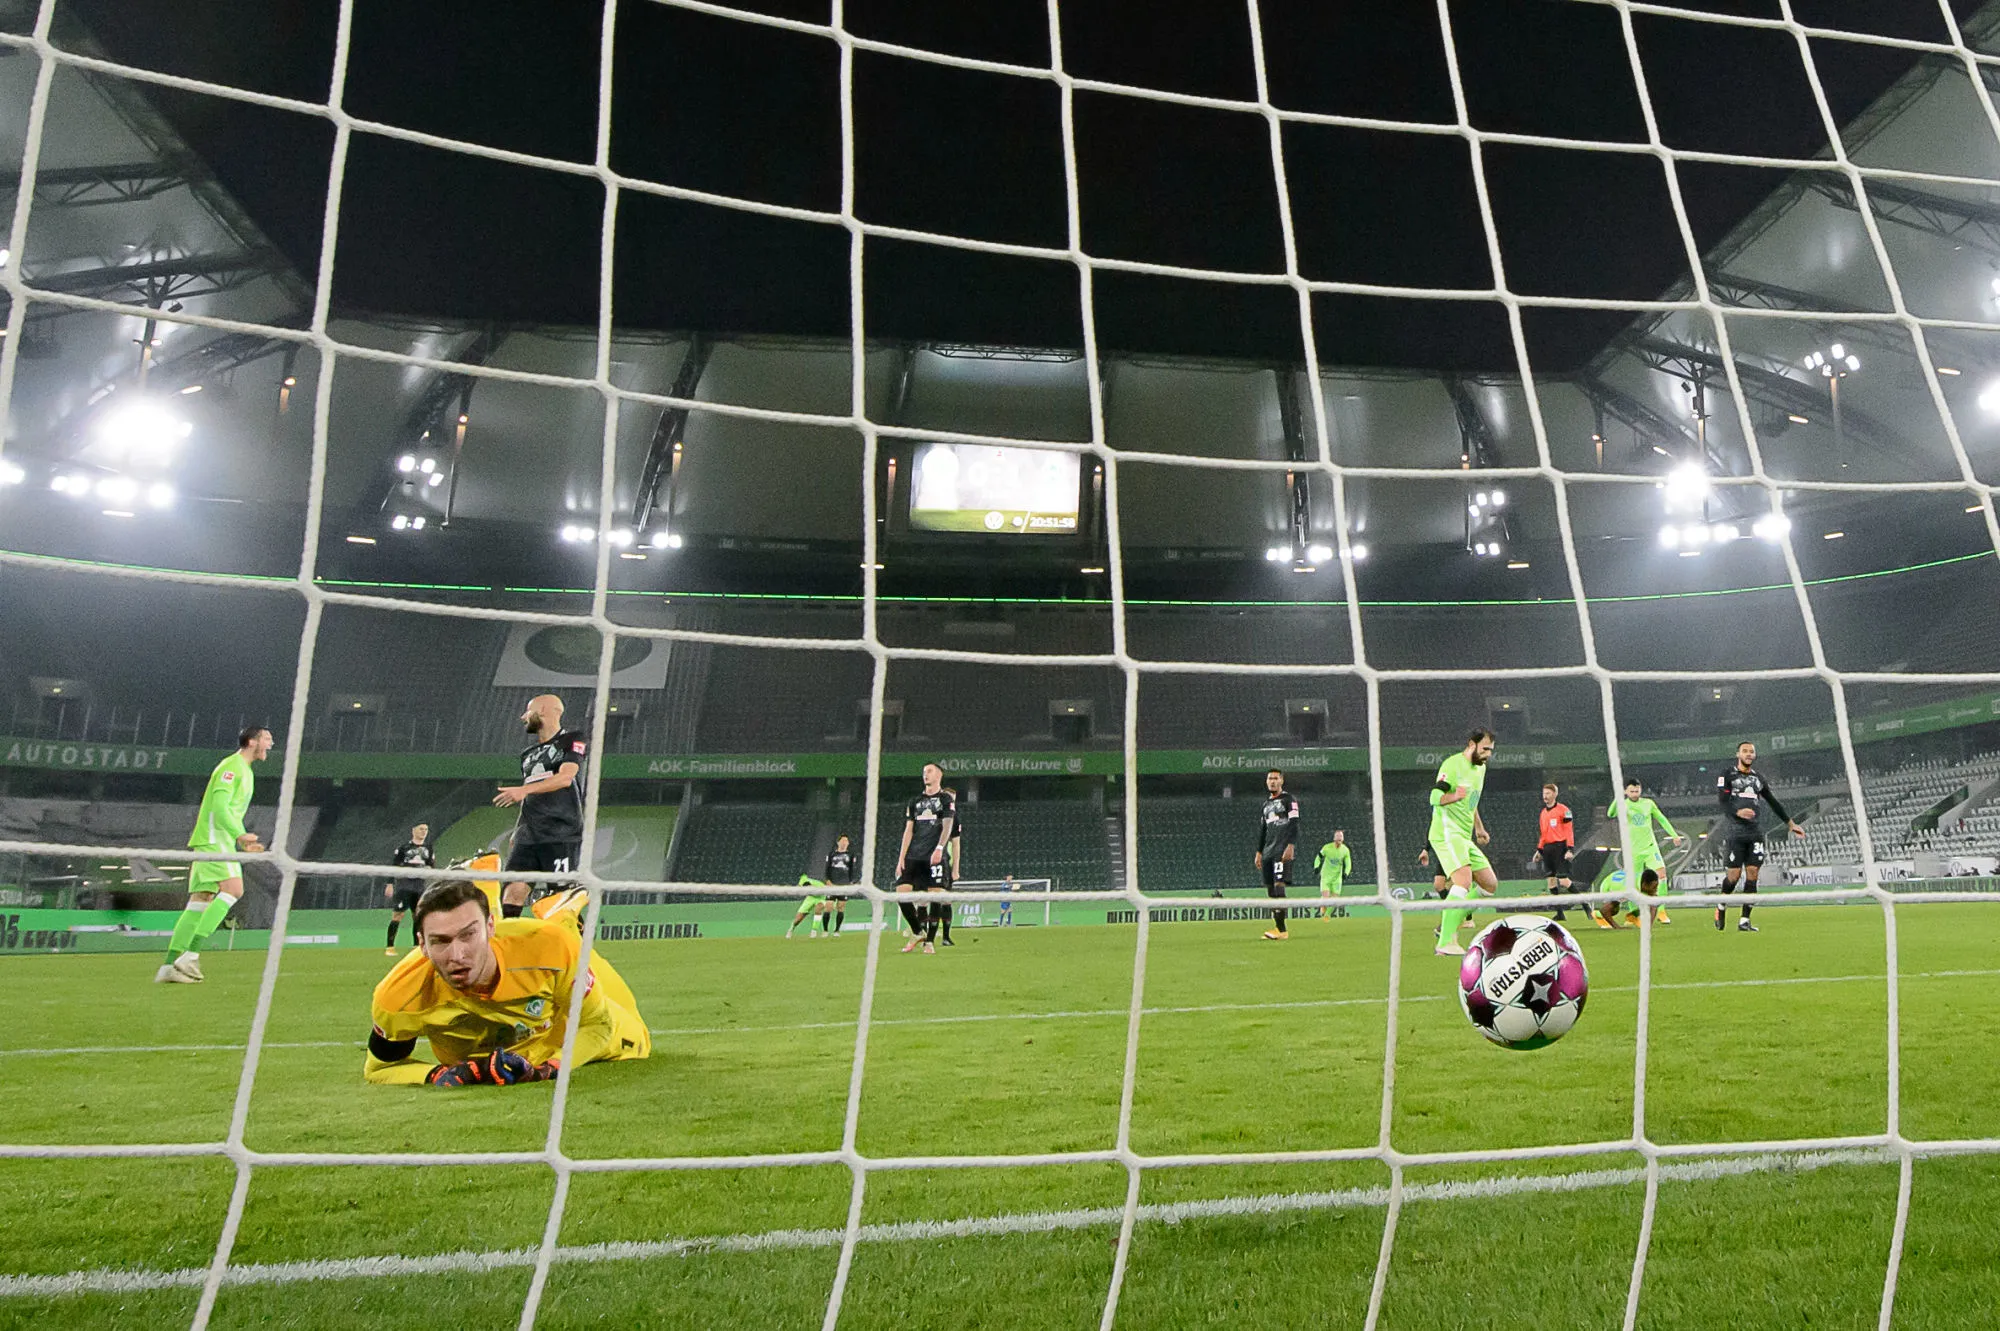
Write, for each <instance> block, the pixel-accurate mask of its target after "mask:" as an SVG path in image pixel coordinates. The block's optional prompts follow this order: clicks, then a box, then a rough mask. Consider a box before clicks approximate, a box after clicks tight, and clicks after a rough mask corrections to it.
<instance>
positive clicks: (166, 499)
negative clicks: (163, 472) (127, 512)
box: [146, 481, 174, 508]
mask: <svg viewBox="0 0 2000 1331" xmlns="http://www.w3.org/2000/svg"><path fill="white" fill-rule="evenodd" d="M146 502H147V503H148V504H151V505H152V506H153V507H154V508H172V507H173V506H174V487H173V486H171V485H168V484H167V483H166V482H165V481H154V482H153V483H152V484H151V485H149V486H147V487H146Z"/></svg>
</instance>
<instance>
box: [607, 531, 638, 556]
mask: <svg viewBox="0 0 2000 1331" xmlns="http://www.w3.org/2000/svg"><path fill="white" fill-rule="evenodd" d="M604 539H605V540H607V541H609V542H611V544H613V545H615V546H617V547H618V548H619V549H621V550H622V549H624V548H625V547H626V546H628V545H630V544H632V540H633V535H632V529H631V528H630V527H613V528H612V529H611V530H610V531H609V532H607V533H606V534H605V537H604Z"/></svg>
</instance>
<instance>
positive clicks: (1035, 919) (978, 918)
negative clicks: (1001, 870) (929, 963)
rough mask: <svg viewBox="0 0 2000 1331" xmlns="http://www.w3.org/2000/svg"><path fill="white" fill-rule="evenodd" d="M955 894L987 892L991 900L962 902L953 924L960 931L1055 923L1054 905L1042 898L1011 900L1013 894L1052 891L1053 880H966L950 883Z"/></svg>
mask: <svg viewBox="0 0 2000 1331" xmlns="http://www.w3.org/2000/svg"><path fill="white" fill-rule="evenodd" d="M951 890H952V891H954V892H982V893H987V892H990V893H992V895H993V898H994V899H993V900H992V901H961V902H959V903H958V905H957V910H956V917H957V918H956V921H955V922H956V925H957V927H958V928H960V929H998V928H1003V927H1009V926H1013V925H1022V924H1054V923H1055V918H1056V917H1055V903H1054V902H1053V901H1050V900H1048V899H1047V898H1043V899H1042V900H1040V901H1014V900H1012V896H1013V894H1014V893H1016V892H1053V891H1055V879H1053V878H1011V879H1009V878H968V879H966V880H965V881H964V882H959V883H953V884H952V885H951Z"/></svg>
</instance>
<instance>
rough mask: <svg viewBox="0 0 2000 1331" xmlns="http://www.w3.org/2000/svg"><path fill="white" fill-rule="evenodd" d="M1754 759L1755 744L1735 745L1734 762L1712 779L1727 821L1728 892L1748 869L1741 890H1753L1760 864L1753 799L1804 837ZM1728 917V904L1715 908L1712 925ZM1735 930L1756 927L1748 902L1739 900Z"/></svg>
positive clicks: (1724, 865)
mask: <svg viewBox="0 0 2000 1331" xmlns="http://www.w3.org/2000/svg"><path fill="white" fill-rule="evenodd" d="M1756 761H1757V746H1756V745H1755V744H1752V743H1751V742H1750V741H1748V740H1745V741H1743V743H1741V744H1738V745H1737V746H1736V762H1735V764H1734V765H1733V766H1732V767H1730V769H1729V770H1728V771H1726V772H1724V773H1723V774H1722V775H1721V776H1719V777H1717V778H1716V779H1715V797H1716V799H1718V800H1720V801H1721V803H1722V812H1723V814H1724V815H1725V817H1726V819H1727V821H1728V824H1729V833H1728V841H1727V842H1726V843H1725V844H1726V846H1727V849H1726V850H1725V851H1724V852H1723V857H1722V893H1723V895H1724V896H1727V895H1729V894H1730V893H1731V892H1734V891H1735V890H1736V881H1737V879H1739V878H1741V877H1743V876H1744V871H1745V870H1746V869H1747V870H1748V871H1749V880H1748V881H1747V882H1745V883H1744V885H1743V890H1744V891H1745V892H1755V891H1756V890H1757V871H1758V870H1759V869H1761V868H1763V867H1764V834H1763V833H1762V832H1761V831H1759V830H1758V829H1757V815H1758V812H1759V810H1758V808H1757V801H1758V800H1759V799H1760V798H1761V799H1762V800H1763V801H1764V803H1766V804H1768V805H1770V806H1771V812H1772V813H1775V814H1777V815H1778V816H1779V817H1780V818H1782V819H1784V820H1785V826H1786V827H1787V828H1788V829H1790V831H1791V834H1792V835H1793V836H1804V835H1805V834H1806V831H1805V829H1804V828H1803V827H1800V826H1799V825H1798V824H1797V823H1796V822H1794V821H1792V816H1791V815H1790V814H1788V813H1786V812H1785V806H1784V805H1782V804H1780V803H1778V797H1777V796H1776V795H1773V794H1772V793H1771V787H1770V783H1768V782H1767V781H1765V780H1764V777H1763V774H1762V773H1760V772H1758V771H1757V770H1756V768H1755V766H1754V764H1755V763H1756ZM1728 917H1729V907H1727V906H1717V907H1716V908H1715V927H1716V928H1718V929H1720V928H1721V927H1722V925H1723V922H1724V921H1725V920H1727V919H1728ZM1736 928H1737V931H1738V932H1739V933H1746V934H1754V933H1756V932H1757V926H1756V925H1754V924H1752V923H1750V903H1749V902H1747V901H1746V902H1744V903H1743V916H1742V918H1741V919H1739V920H1738V921H1737V922H1736Z"/></svg>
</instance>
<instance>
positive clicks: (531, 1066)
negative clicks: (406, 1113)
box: [424, 1049, 556, 1086]
mask: <svg viewBox="0 0 2000 1331" xmlns="http://www.w3.org/2000/svg"><path fill="white" fill-rule="evenodd" d="M555 1075H556V1061H555V1060H554V1059H551V1060H549V1061H548V1062H546V1063H530V1062H529V1061H528V1060H527V1059H525V1058H523V1057H521V1056H520V1055H519V1054H517V1053H514V1052H513V1051H512V1050H507V1049H502V1050H500V1051H499V1052H497V1053H492V1054H481V1055H479V1056H478V1057H477V1058H471V1059H467V1060H466V1061H465V1062H463V1063H448V1064H441V1065H439V1066H438V1067H435V1068H432V1069H431V1071H430V1073H429V1075H427V1076H426V1077H425V1078H424V1081H425V1082H427V1083H428V1084H430V1085H432V1086H512V1085H515V1084H516V1083H518V1082H524V1081H550V1080H552V1079H553V1078H554V1077H555Z"/></svg>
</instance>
